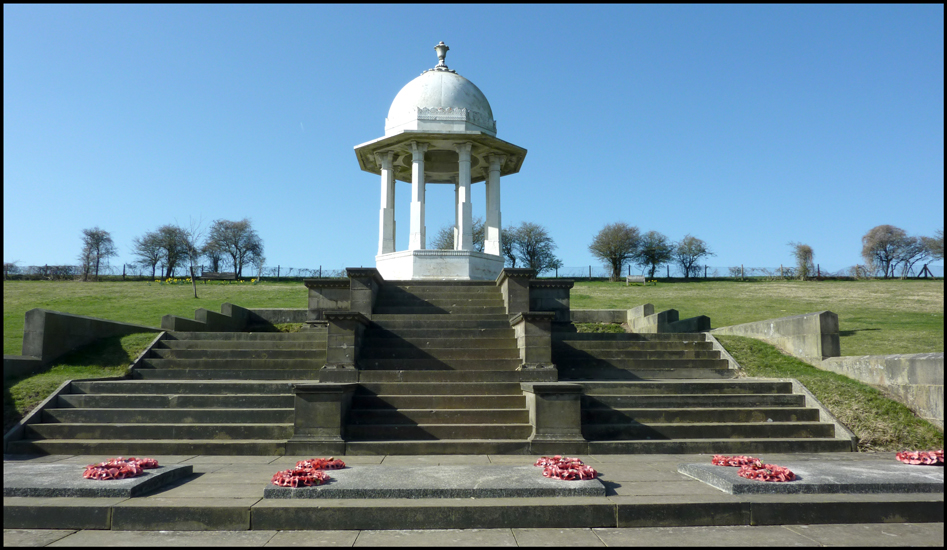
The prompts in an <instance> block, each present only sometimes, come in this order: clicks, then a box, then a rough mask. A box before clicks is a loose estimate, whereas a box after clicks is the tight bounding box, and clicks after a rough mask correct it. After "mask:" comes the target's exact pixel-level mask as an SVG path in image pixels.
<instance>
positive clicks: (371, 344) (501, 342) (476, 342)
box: [362, 331, 519, 353]
mask: <svg viewBox="0 0 947 550" xmlns="http://www.w3.org/2000/svg"><path fill="white" fill-rule="evenodd" d="M511 332H512V331H511ZM375 336H376V335H374V334H369V335H368V336H366V337H365V338H364V339H363V340H362V342H363V344H364V345H363V350H362V353H365V352H366V351H371V352H372V353H374V352H375V350H376V349H377V350H383V351H384V352H386V353H387V352H395V353H397V352H399V351H401V350H429V349H445V348H453V349H459V348H471V349H495V350H499V349H512V350H518V349H519V348H517V346H516V339H515V338H513V337H510V338H415V339H413V340H405V339H402V338H397V337H394V336H392V337H377V338H376V337H375Z"/></svg>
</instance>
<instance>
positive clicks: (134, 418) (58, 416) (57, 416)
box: [43, 408, 295, 424]
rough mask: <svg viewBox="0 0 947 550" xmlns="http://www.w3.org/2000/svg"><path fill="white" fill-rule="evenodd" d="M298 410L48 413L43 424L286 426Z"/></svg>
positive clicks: (159, 410) (97, 410)
mask: <svg viewBox="0 0 947 550" xmlns="http://www.w3.org/2000/svg"><path fill="white" fill-rule="evenodd" d="M294 412H295V410H294V409H292V408H287V409H233V408H230V409H167V408H165V409H144V408H127V409H117V408H113V409H47V410H45V411H43V422H51V423H65V424H78V423H90V424H104V423H119V422H126V423H127V422H141V423H148V422H154V423H158V424H183V423H197V424H209V423H218V424H281V423H282V424H286V423H292V421H293V415H294Z"/></svg>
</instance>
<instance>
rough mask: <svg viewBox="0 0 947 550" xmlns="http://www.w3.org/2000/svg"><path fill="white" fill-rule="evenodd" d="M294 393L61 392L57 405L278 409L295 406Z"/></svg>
mask: <svg viewBox="0 0 947 550" xmlns="http://www.w3.org/2000/svg"><path fill="white" fill-rule="evenodd" d="M294 399H295V396H294V395H293V394H284V395H259V394H242V395H241V394H203V395H201V394H185V395H160V394H153V395H139V394H135V395H119V394H109V395H88V394H67V395H60V396H59V397H58V398H57V400H56V407H57V408H60V409H65V408H82V409H133V408H138V409H201V408H204V409H279V408H291V407H294V406H295V404H294Z"/></svg>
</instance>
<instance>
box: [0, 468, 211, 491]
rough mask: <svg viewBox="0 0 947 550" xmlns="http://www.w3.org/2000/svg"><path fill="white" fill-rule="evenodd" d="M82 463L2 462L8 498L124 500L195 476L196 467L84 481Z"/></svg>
mask: <svg viewBox="0 0 947 550" xmlns="http://www.w3.org/2000/svg"><path fill="white" fill-rule="evenodd" d="M84 471H85V465H80V464H37V463H34V462H22V463H19V462H4V463H3V496H5V497H112V498H114V497H124V498H131V497H136V496H139V495H143V494H145V493H149V492H151V491H154V490H155V489H158V488H160V487H163V486H165V485H167V484H168V483H171V482H173V481H176V480H178V479H181V478H184V477H187V476H189V475H191V474H192V473H193V466H191V465H190V464H188V465H173V466H159V467H158V468H154V469H151V470H145V472H144V473H143V474H142V475H140V476H138V477H133V478H130V479H114V480H107V481H100V480H95V479H85V478H84V477H82V472H84Z"/></svg>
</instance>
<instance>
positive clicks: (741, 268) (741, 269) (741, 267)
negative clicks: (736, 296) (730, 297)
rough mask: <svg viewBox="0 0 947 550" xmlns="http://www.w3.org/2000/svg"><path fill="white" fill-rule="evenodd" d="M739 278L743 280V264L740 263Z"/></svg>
mask: <svg viewBox="0 0 947 550" xmlns="http://www.w3.org/2000/svg"><path fill="white" fill-rule="evenodd" d="M740 280H741V281H742V280H743V264H740Z"/></svg>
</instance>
